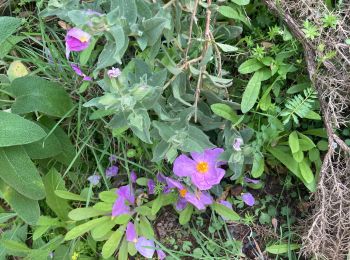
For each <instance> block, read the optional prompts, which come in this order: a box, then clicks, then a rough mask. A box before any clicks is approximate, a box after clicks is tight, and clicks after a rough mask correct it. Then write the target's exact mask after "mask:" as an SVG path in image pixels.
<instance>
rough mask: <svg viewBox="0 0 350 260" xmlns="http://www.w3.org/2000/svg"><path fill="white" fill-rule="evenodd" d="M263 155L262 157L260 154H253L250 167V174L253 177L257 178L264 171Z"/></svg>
mask: <svg viewBox="0 0 350 260" xmlns="http://www.w3.org/2000/svg"><path fill="white" fill-rule="evenodd" d="M264 166H265V163H264V157H262V156H261V155H260V154H258V153H257V154H255V155H254V160H253V167H252V172H251V174H252V176H253V177H254V178H259V177H260V176H261V175H262V174H263V172H264Z"/></svg>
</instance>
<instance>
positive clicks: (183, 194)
mask: <svg viewBox="0 0 350 260" xmlns="http://www.w3.org/2000/svg"><path fill="white" fill-rule="evenodd" d="M179 193H180V196H181V197H183V198H184V197H185V196H186V194H187V190H186V189H181V190H179Z"/></svg>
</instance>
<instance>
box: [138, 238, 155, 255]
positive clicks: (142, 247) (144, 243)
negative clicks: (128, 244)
mask: <svg viewBox="0 0 350 260" xmlns="http://www.w3.org/2000/svg"><path fill="white" fill-rule="evenodd" d="M135 248H136V250H137V251H138V252H139V253H140V254H141V255H143V256H144V257H146V258H152V257H153V255H154V251H155V249H154V241H152V240H148V239H146V238H145V237H139V239H138V240H137V242H136V244H135Z"/></svg>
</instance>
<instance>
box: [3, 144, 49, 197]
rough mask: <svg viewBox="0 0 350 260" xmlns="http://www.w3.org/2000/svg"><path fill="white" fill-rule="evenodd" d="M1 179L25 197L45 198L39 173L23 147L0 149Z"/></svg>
mask: <svg viewBox="0 0 350 260" xmlns="http://www.w3.org/2000/svg"><path fill="white" fill-rule="evenodd" d="M0 178H1V179H2V180H3V181H4V182H5V183H7V184H8V185H10V186H11V187H12V188H14V189H15V190H16V191H17V192H19V193H21V194H22V195H23V196H26V197H28V198H30V199H33V200H40V199H43V198H45V189H44V184H43V182H42V180H41V178H40V175H39V172H38V170H37V169H36V167H35V165H34V164H33V162H32V161H31V160H30V158H29V156H28V155H27V153H26V152H25V150H24V148H23V147H22V146H11V147H3V148H0Z"/></svg>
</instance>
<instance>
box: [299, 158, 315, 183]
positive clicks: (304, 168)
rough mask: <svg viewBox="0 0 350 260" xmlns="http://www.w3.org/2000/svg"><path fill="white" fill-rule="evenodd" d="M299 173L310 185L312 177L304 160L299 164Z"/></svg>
mask: <svg viewBox="0 0 350 260" xmlns="http://www.w3.org/2000/svg"><path fill="white" fill-rule="evenodd" d="M299 169H300V173H301V175H302V176H303V178H304V180H305V181H306V182H307V183H311V182H312V181H313V180H314V175H313V173H312V170H311V168H310V166H309V165H308V163H307V162H306V159H304V160H303V161H302V162H300V163H299Z"/></svg>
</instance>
